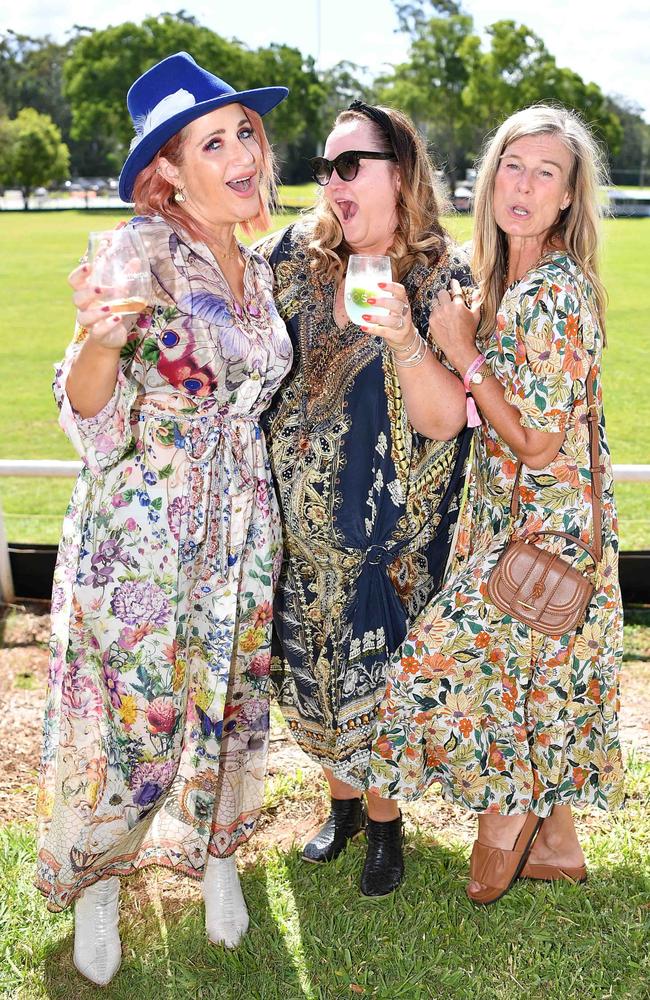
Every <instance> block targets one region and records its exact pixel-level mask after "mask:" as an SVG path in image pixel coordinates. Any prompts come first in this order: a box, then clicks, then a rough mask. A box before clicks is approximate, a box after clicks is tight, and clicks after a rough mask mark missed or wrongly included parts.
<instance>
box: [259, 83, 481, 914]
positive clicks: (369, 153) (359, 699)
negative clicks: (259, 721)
mask: <svg viewBox="0 0 650 1000" xmlns="http://www.w3.org/2000/svg"><path fill="white" fill-rule="evenodd" d="M312 169H313V174H314V179H315V180H316V182H317V183H318V184H319V185H320V186H321V193H320V197H319V200H318V203H317V205H316V207H315V209H314V210H313V211H312V212H311V213H309V214H308V215H307V216H305V217H303V219H301V221H300V222H298V223H296V224H295V225H293V226H290V227H289V228H288V229H287V230H285V231H284V232H283V233H281V234H280V235H279V236H278V235H277V234H276V235H275V236H273V237H271V238H270V239H269V240H267V241H266V243H265V244H264V245H263V247H262V248H261V249H262V252H263V253H264V254H265V256H267V258H268V259H269V261H270V263H271V266H272V268H273V270H274V273H275V279H276V291H275V296H276V303H277V305H278V308H279V311H280V314H281V316H282V317H283V319H284V320H285V322H286V324H287V327H288V329H289V333H290V335H291V338H292V341H293V346H294V353H295V363H294V366H293V369H292V372H291V374H290V376H289V378H288V380H287V381H285V383H284V385H283V387H282V389H281V390H280V392H279V393H278V395H277V397H276V401H275V405H274V408H273V410H272V411H271V415H270V418H269V420H268V421H267V429H268V432H269V442H270V453H271V461H272V466H273V471H274V474H275V479H276V483H277V489H278V493H279V498H280V506H281V511H282V515H283V525H284V533H285V560H284V566H283V570H282V573H281V580H280V584H279V591H278V594H277V600H276V604H275V609H274V610H275V615H274V623H275V626H276V632H277V640H278V645H277V648H276V653H277V657H275V658H274V665H275V674H276V680H277V682H278V685H279V690H280V701H281V704H282V707H283V710H284V713H285V717H286V718H287V720H288V723H289V726H290V728H291V730H292V732H293V734H294V736H295V738H296V739H297V741H298V743H299V744H300V746H301V747H302V749H303V750H305V752H306V753H308V754H309V755H310V756H311V757H312V758H315V759H316V760H317V761H318V762H319V763H320V764H321V765H322V767H323V770H324V772H325V776H326V778H327V781H328V784H329V789H330V793H331V812H330V815H329V816H328V818H327V820H326V822H325V825H324V826H323V827H322V829H320V831H319V832H318V833H317V835H316V836H315V837H314V838H313V839H312V840H311V841H310V842H309V843H308V844H307V845H306V846H305V848H304V851H303V857H304V859H305V860H306V861H311V862H315V863H322V862H327V861H330V860H332V859H333V858H335V857H336V856H337V855H338V854H339V853H340V852H341V851H342V850H343V849H344V848H345V846H346V844H347V842H348V841H349V839H350V838H351V837H354V836H355V835H356V834H358V833H360V832H361V830H362V829H363V827H364V826H365V825H366V816H365V809H364V806H363V803H362V800H361V795H362V787H363V778H364V773H365V768H366V765H367V762H368V756H369V747H370V742H371V736H372V730H373V724H374V720H375V716H376V711H377V706H378V703H379V701H380V700H381V697H382V695H383V692H384V688H385V680H386V670H387V662H388V659H389V658H390V655H391V652H392V651H393V650H395V649H396V648H397V646H398V645H399V643H400V642H401V640H402V639H403V637H404V635H405V633H406V628H407V622H408V621H409V620H410V619H411V618H412V617H414V616H415V615H417V613H418V612H419V611H420V610H421V609H422V607H423V606H424V605H425V603H426V602H427V601H428V600H429V599H430V598H431V596H432V595H433V593H434V592H435V591H436V590H437V589H438V587H439V585H440V581H441V576H442V573H443V570H444V567H445V563H446V560H447V555H448V551H449V545H450V538H451V536H452V534H453V529H454V524H455V521H456V517H457V512H458V494H459V491H460V489H461V487H462V479H463V469H464V465H465V456H466V452H467V447H468V434H467V433H465V432H462V431H463V427H464V424H465V397H464V395H463V394H462V393H460V394H458V393H457V391H456V389H457V385H458V383H457V380H456V379H455V377H454V376H453V375H452V373H451V372H450V371H449V370H448V369H447V368H446V367H444V366H443V364H442V363H441V362H440V361H439V360H438V359H437V358H436V357H434V354H433V353H432V352H431V351H430V350H427V348H426V342H425V341H424V340H423V339H422V337H421V334H422V335H424V336H426V331H427V327H428V319H429V307H430V304H431V301H432V299H433V298H434V297H435V296H436V294H437V293H438V291H440V290H442V289H444V288H447V287H448V286H449V284H450V282H451V280H452V279H453V278H456V279H457V280H458V281H459V282H460V284H461V285H466V284H468V282H469V271H468V267H467V263H466V259H465V257H464V255H462V254H461V253H460V252H459V251H458V249H457V248H456V247H454V246H453V244H452V242H451V240H450V239H449V237H448V235H447V234H446V233H445V231H444V229H443V228H442V226H441V225H440V222H439V218H438V213H439V200H438V196H437V194H436V181H435V176H434V172H433V168H432V165H431V162H430V160H429V158H428V155H427V152H426V149H425V146H424V143H423V142H422V140H421V139H420V137H419V136H418V134H417V132H416V130H415V128H414V126H413V124H412V123H411V122H410V121H409V119H408V118H406V117H405V116H404V115H403V114H401V113H400V112H398V111H394V110H391V109H382V108H377V107H371V106H368V105H365V104H362V103H360V102H354V104H353V105H351V107H350V109H348V110H347V111H344V112H342V114H340V115H339V116H338V118H337V119H336V122H335V124H334V128H333V130H332V132H331V133H330V135H329V136H328V139H327V142H326V144H325V155H324V156H322V157H316V158H315V159H314V160H312ZM351 254H364V255H389V256H390V258H391V261H392V271H393V278H394V279H395V280H394V281H393V282H387V283H386V284H385V286H384V289H383V297H381V298H371V299H369V300H368V312H367V313H366V314H364V323H369V324H370V323H372V324H373V326H372V333H373V334H374V335H379V336H371V335H369V334H368V332H367V331H366V330H365V329H364V327H359V326H356V325H354V324H353V323H351V322H350V321H349V319H348V316H347V315H346V310H345V305H344V283H345V276H346V269H347V265H348V260H349V257H350V255H351ZM377 307H384V308H385V309H386V310H388V312H387V314H386V315H382V316H381V317H380V316H378V315H377V314H374V315H373V308H375V309H376V308H377ZM366 317H367V318H366ZM424 375H426V377H427V380H428V379H432V380H433V385H434V386H435V396H436V399H437V402H438V405H437V406H436V407H434V408H431V407H430V396H427V399H426V402H427V407H426V411H425V408H424V407H422V412H419V411H418V401H420V402H422V401H421V400H419V387H420V385H421V384H423V377H424ZM429 384H430V383H429V382H428V381H427V385H429ZM428 391H429V390H427V392H428ZM405 403H408V406H409V415H410V420H409V419H408V418H407V416H406V410H405ZM431 409H433V410H434V412H428V411H429V410H431ZM461 432H462V433H461ZM459 435H460V436H459ZM368 812H369V815H368V823H367V838H368V852H367V856H366V862H365V866H364V871H363V876H362V880H361V890H362V892H363V893H364V894H365V895H368V896H381V895H386V894H387V893H389V892H392V890H393V889H395V888H396V887H397V885H399V883H400V881H401V880H402V878H403V860H402V850H401V841H402V826H401V817H400V813H399V809H398V806H397V804H396V803H395V802H393V801H390V800H388V799H381V798H379V797H377V796H373V798H372V801H371V802H369V803H368Z"/></svg>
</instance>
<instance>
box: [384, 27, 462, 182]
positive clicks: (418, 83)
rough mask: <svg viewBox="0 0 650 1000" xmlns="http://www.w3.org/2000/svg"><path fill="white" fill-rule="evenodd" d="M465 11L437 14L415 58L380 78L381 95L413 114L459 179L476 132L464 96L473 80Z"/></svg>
mask: <svg viewBox="0 0 650 1000" xmlns="http://www.w3.org/2000/svg"><path fill="white" fill-rule="evenodd" d="M472 24H473V22H472V18H471V17H469V16H467V15H465V14H451V15H450V16H448V17H433V18H430V19H429V20H428V21H426V22H424V23H422V24H420V26H419V27H418V29H417V34H416V35H414V37H413V40H412V42H411V48H410V51H409V61H408V62H406V63H402V64H401V65H399V66H396V67H395V69H394V73H393V74H392V75H391V76H390V77H383V78H380V79H379V80H378V81H377V96H378V98H379V99H380V100H382V101H383V102H384V103H386V104H391V105H393V106H394V107H398V108H401V109H402V110H404V111H406V113H407V114H409V115H410V116H411V117H412V118H413V120H414V121H415V123H416V124H417V126H418V128H419V129H420V131H421V132H422V133H423V134H424V135H425V136H426V137H427V138H428V139H429V140H430V141H431V142H432V143H433V145H434V146H435V149H436V150H437V152H438V155H440V154H442V156H444V159H445V161H446V162H445V164H444V165H445V167H446V170H447V172H448V174H449V175H450V177H451V179H452V182H455V180H456V178H457V177H458V174H459V172H460V170H461V168H462V166H463V164H464V162H465V158H466V150H467V148H468V144H469V142H470V138H471V134H472V121H471V115H470V112H469V111H468V108H467V106H466V104H465V101H464V99H463V94H464V91H465V88H466V86H467V84H468V81H469V69H468V66H467V64H466V59H465V52H466V48H467V43H468V39H470V38H471V36H472Z"/></svg>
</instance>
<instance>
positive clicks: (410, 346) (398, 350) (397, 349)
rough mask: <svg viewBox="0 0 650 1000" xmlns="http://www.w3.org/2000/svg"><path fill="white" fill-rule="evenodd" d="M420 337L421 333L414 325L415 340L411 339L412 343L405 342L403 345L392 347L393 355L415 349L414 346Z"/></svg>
mask: <svg viewBox="0 0 650 1000" xmlns="http://www.w3.org/2000/svg"><path fill="white" fill-rule="evenodd" d="M419 337H420V334H419V333H418V331H417V329H416V328H415V326H414V327H413V340H412V341H411V343H410V344H405V345H404V346H403V347H391V348H390V350H391V351H392V352H393V355H395V354H396V353H399V354H407V353H408V352H409V351H412V350H413V348H414V347H415V345H416V344H417V342H418V339H419Z"/></svg>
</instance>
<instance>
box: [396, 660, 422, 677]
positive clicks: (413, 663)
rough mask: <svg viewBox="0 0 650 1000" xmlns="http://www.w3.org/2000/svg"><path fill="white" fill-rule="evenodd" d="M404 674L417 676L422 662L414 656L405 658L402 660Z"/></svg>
mask: <svg viewBox="0 0 650 1000" xmlns="http://www.w3.org/2000/svg"><path fill="white" fill-rule="evenodd" d="M400 666H401V668H402V673H403V674H417V673H418V671H419V669H420V661H419V660H416V658H415V657H414V656H403V657H402V659H401V660H400Z"/></svg>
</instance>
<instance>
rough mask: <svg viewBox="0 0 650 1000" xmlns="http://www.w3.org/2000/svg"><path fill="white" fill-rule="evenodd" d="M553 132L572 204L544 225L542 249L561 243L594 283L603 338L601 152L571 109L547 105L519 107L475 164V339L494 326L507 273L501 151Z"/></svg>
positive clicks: (603, 177) (603, 173) (603, 165)
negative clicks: (500, 215)
mask: <svg viewBox="0 0 650 1000" xmlns="http://www.w3.org/2000/svg"><path fill="white" fill-rule="evenodd" d="M532 135H556V136H557V137H558V138H559V139H560V140H561V141H562V142H563V143H564V145H565V146H566V148H567V149H568V151H569V152H570V153H571V155H572V156H573V166H572V169H571V175H570V177H569V189H570V193H571V203H570V205H568V206H567V207H566V208H565V209H564V210H563V211H561V212H560V214H559V216H558V218H557V221H556V222H555V223H554V225H553V226H551V228H550V229H549V231H548V233H547V236H546V241H545V245H546V248H547V250H550V249H552V248H553V247H564V248H566V251H567V253H568V254H569V255H570V256H571V257H572V258H573V259H574V260H575V262H576V263H577V264H578V265H579V266H580V267H581V268H582V270H583V272H584V274H585V276H586V277H587V278H588V279H589V281H590V282H591V284H592V285H593V288H594V291H595V295H596V308H597V312H598V320H599V323H600V327H601V330H602V333H603V339H605V309H606V306H607V295H606V292H605V289H604V287H603V284H602V282H601V280H600V275H599V250H600V210H599V200H598V187H599V185H600V184H605V183H606V181H607V167H606V161H605V156H604V152H603V150H602V149H601V148H600V146H599V144H598V143H597V142H596V140H595V139H594V137H593V135H592V134H591V132H590V131H589V129H588V128H587V126H586V125H585V124H584V122H583V121H582V120H581V119H580V118H579V117H578V115H577V114H576V113H575V112H574V111H568V110H567V109H566V108H562V107H553V106H551V105H546V104H538V105H534V106H533V107H530V108H524V109H523V110H521V111H517V112H516V113H515V114H513V115H511V116H510V117H509V118H507V119H506V120H505V121H504V122H503V124H502V125H501V126H500V128H499V129H498V130H497V132H496V133H495V134H494V135H493V136H492V137H491V138H488V140H487V143H486V145H485V148H484V151H483V154H482V156H481V159H480V161H479V164H478V174H477V181H476V189H475V192H474V199H475V201H474V236H473V245H472V274H473V275H474V279H475V281H476V283H477V285H478V288H479V292H480V295H481V300H482V307H481V322H480V325H479V329H478V335H479V337H486V336H489V335H490V334H491V333H492V331H493V330H494V326H495V322H496V315H497V310H498V308H499V304H500V302H501V299H502V298H503V293H504V291H505V283H506V280H507V273H508V240H507V237H506V234H505V233H504V232H503V231H502V230H501V229H499V227H498V226H497V224H496V221H495V218H494V183H495V178H496V173H497V170H498V169H499V162H500V160H501V157H502V156H503V153H504V151H505V150H506V149H507V148H508V146H509V145H510V144H511V143H513V142H515V141H516V140H517V139H523V138H524V137H525V136H532Z"/></svg>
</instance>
